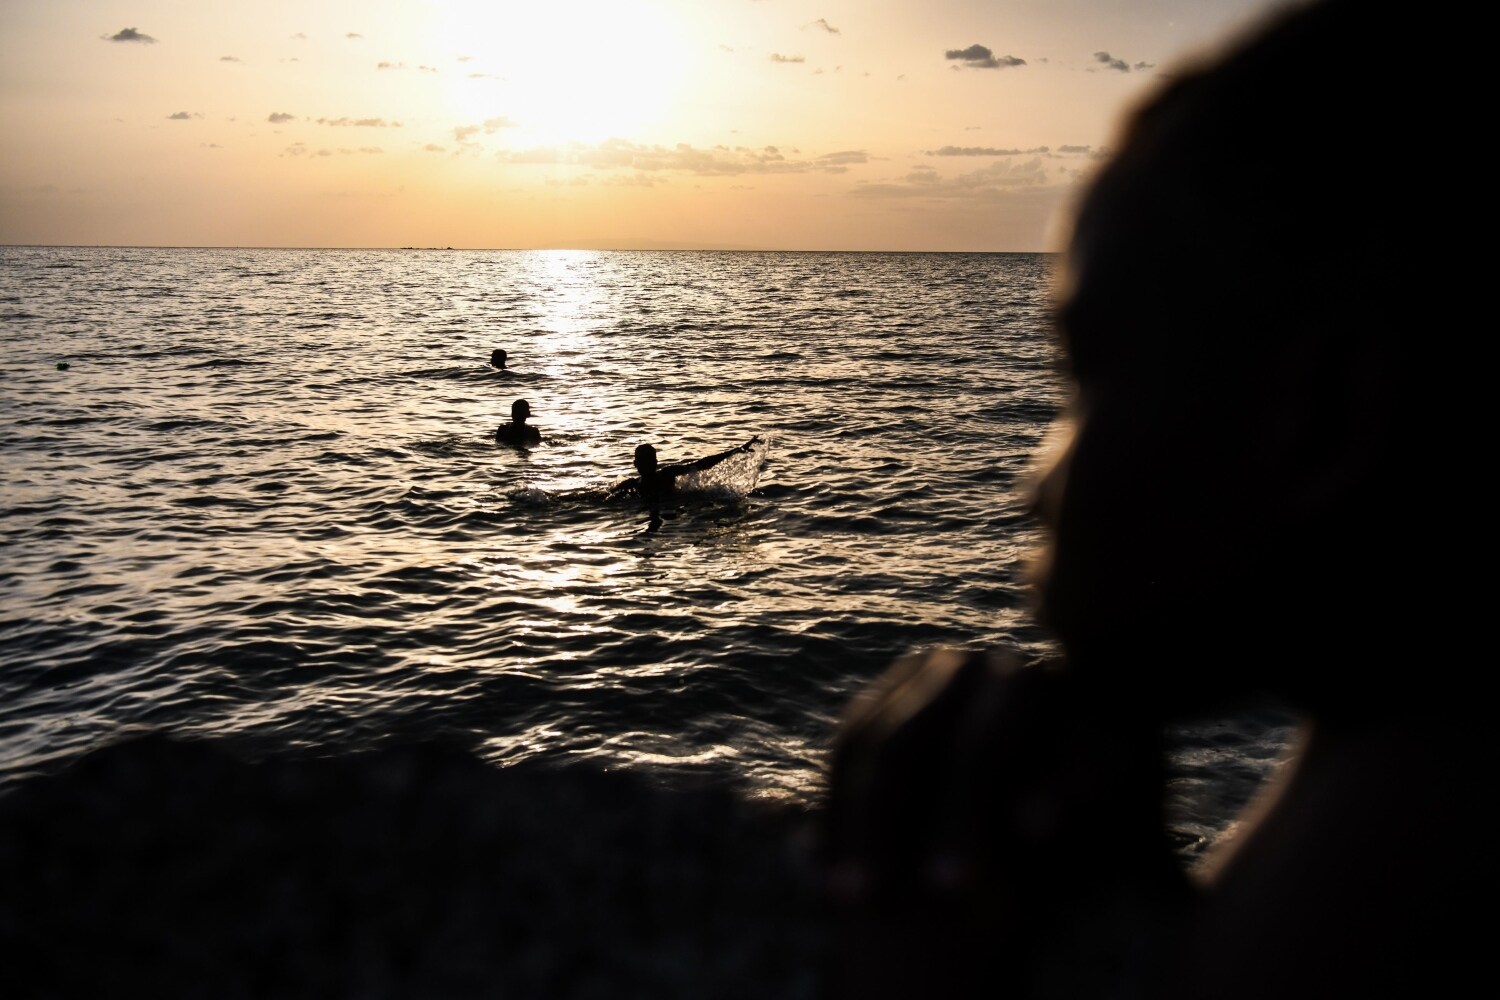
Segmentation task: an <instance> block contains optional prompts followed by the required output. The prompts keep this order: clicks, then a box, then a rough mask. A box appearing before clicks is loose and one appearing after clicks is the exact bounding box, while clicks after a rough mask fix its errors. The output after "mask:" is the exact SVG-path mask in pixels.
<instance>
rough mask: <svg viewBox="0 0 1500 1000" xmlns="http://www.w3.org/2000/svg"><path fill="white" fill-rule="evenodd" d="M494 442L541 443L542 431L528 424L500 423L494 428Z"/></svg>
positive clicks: (512, 443) (515, 443)
mask: <svg viewBox="0 0 1500 1000" xmlns="http://www.w3.org/2000/svg"><path fill="white" fill-rule="evenodd" d="M495 442H496V443H497V444H509V445H527V444H541V443H542V432H541V431H539V430H537V429H536V428H535V427H532V426H531V425H530V424H501V425H500V426H499V427H497V428H496V429H495Z"/></svg>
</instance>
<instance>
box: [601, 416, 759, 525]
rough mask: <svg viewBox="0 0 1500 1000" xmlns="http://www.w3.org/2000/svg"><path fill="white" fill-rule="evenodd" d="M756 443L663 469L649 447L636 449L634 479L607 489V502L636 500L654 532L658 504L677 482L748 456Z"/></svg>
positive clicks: (676, 463) (675, 487) (658, 514)
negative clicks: (643, 507) (631, 497)
mask: <svg viewBox="0 0 1500 1000" xmlns="http://www.w3.org/2000/svg"><path fill="white" fill-rule="evenodd" d="M759 441H760V437H759V436H756V437H753V438H751V439H750V440H749V441H747V442H745V443H744V444H742V445H738V446H737V447H734V448H726V449H724V450H723V451H721V452H718V453H716V454H713V455H709V456H707V457H705V458H699V459H695V460H694V461H691V462H672V463H669V464H667V465H661V464H660V463H659V462H658V460H657V457H656V448H655V447H654V446H653V445H649V444H640V445H637V446H636V449H635V462H634V464H635V470H636V472H637V475H635V476H632V477H630V478H629V479H624V480H621V481H620V482H618V483H616V484H615V485H613V486H611V487H610V488H609V490H608V492H607V493H606V496H607V497H609V498H610V499H614V498H616V497H620V496H625V495H628V494H630V493H634V494H636V495H637V496H639V497H640V498H641V500H642V501H643V502H644V503H645V505H646V509H647V510H648V511H650V513H651V521H650V530H652V531H654V530H656V529H657V528H659V527H661V505H662V502H663V501H664V500H666V499H667V498H668V497H670V496H671V495H672V494H673V493H674V492H675V491H676V489H677V480H678V479H679V478H681V477H682V476H685V475H687V474H689V473H692V472H702V471H703V470H705V469H711V468H713V467H714V466H715V465H718V464H719V463H720V462H722V461H724V459H726V458H729V457H730V456H732V455H736V454H739V453H741V452H749V451H751V450H752V449H753V448H754V446H755V444H756V443H758V442H759Z"/></svg>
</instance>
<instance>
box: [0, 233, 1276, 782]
mask: <svg viewBox="0 0 1500 1000" xmlns="http://www.w3.org/2000/svg"><path fill="white" fill-rule="evenodd" d="M0 264H3V271H0V324H3V327H0V329H3V332H4V342H5V350H4V354H3V359H0V368H3V377H4V390H3V403H0V405H3V410H4V415H5V418H6V419H5V420H4V425H3V430H0V434H3V437H0V455H3V457H4V463H5V469H4V471H5V476H4V485H3V490H4V500H3V510H0V537H3V540H4V544H5V547H6V550H7V554H6V557H5V561H4V564H3V571H0V595H3V601H4V604H3V611H0V643H3V646H4V649H5V653H4V662H3V667H0V768H3V769H4V773H5V774H6V775H8V776H10V777H14V776H16V775H18V774H22V773H26V772H29V771H34V770H37V769H39V768H41V769H45V768H49V767H51V766H53V765H55V764H56V763H58V762H60V761H63V760H66V759H68V758H71V757H73V756H75V755H77V754H78V753H80V752H82V751H84V750H86V749H88V748H90V747H92V746H95V745H97V744H98V743H99V742H101V741H103V740H107V739H109V738H110V737H112V736H114V735H116V734H118V733H121V732H123V731H131V730H133V729H135V728H140V727H149V728H162V729H167V730H170V731H172V732H176V733H180V734H186V735H211V736H213V737H215V738H220V739H227V740H231V741H233V742H236V743H238V744H239V745H241V746H243V747H245V748H248V749H250V750H252V751H261V750H265V751H270V750H277V749H284V748H294V749H308V748H316V749H318V750H328V751H333V752H337V751H340V750H343V749H347V748H351V747H356V746H363V745H368V744H371V743H377V742H380V741H382V740H386V739H390V738H397V737H400V738H409V737H412V736H437V735H447V736H458V737H460V738H463V739H467V740H469V741H471V742H472V743H473V745H475V746H476V747H478V748H480V749H481V752H482V753H483V754H484V755H485V756H486V757H488V758H490V759H493V760H512V759H519V758H525V757H534V756H539V757H543V758H559V757H569V758H576V757H579V756H583V757H592V758H596V759H598V760H600V761H601V762H602V763H604V764H606V765H609V766H615V765H624V766H632V767H646V768H651V769H655V770H658V771H663V772H667V773H676V772H684V771H685V772H692V773H699V772H708V773H710V774H713V775H721V776H726V777H732V778H734V779H737V780H744V781H747V782H749V783H750V784H751V785H753V786H755V787H758V788H761V789H764V790H767V791H769V792H773V793H776V794H781V795H790V796H793V797H797V798H807V797H810V796H815V795H816V793H817V791H818V789H819V787H820V782H821V778H820V773H819V768H820V766H821V764H822V762H823V753H824V750H825V748H826V746H827V743H828V738H829V735H830V732H831V728H832V725H833V723H834V721H835V719H836V717H837V715H838V713H839V711H840V710H841V707H842V705H843V703H844V702H845V701H846V699H847V698H848V696H849V695H850V694H851V693H852V692H853V691H854V690H855V689H856V688H857V687H858V686H859V685H861V684H862V683H863V682H864V681H865V680H867V679H868V678H869V677H871V676H872V675H873V674H875V673H876V672H878V671H879V670H880V669H881V668H882V667H883V666H884V665H886V664H887V663H888V662H889V661H890V660H891V659H892V658H893V657H894V656H895V655H897V654H899V653H901V652H903V651H905V650H907V649H909V648H912V647H917V646H926V645H931V644H935V643H940V642H947V643H962V644H984V643H997V642H1003V643H1008V644H1011V645H1016V646H1020V647H1022V648H1024V649H1026V650H1028V651H1030V652H1042V651H1045V650H1046V648H1047V646H1046V639H1045V637H1044V636H1043V635H1042V634H1040V633H1039V632H1037V631H1035V630H1034V629H1033V628H1032V627H1031V626H1030V625H1029V624H1028V619H1027V616H1026V608H1027V595H1026V591H1025V587H1024V584H1023V581H1022V572H1021V570H1022V563H1023V559H1024V555H1025V553H1026V552H1027V551H1028V549H1029V548H1030V547H1031V546H1033V545H1034V543H1035V542H1036V534H1035V531H1034V528H1033V527H1032V525H1031V524H1030V523H1029V521H1028V520H1027V518H1026V515H1025V511H1024V506H1023V502H1022V498H1021V486H1022V484H1023V480H1024V475H1025V471H1026V467H1027V460H1028V455H1029V454H1030V452H1031V451H1032V449H1033V448H1034V446H1035V445H1036V443H1037V440H1038V438H1039V437H1040V435H1041V433H1042V432H1043V430H1044V428H1045V426H1046V424H1047V422H1048V421H1049V420H1050V419H1051V417H1052V416H1053V414H1054V413H1055V411H1056V409H1057V407H1058V404H1059V402H1060V399H1061V392H1062V386H1061V383H1060V382H1059V380H1058V379H1057V377H1056V375H1055V367H1054V355H1053V348H1052V344H1051V342H1050V341H1049V339H1048V333H1047V330H1048V327H1047V301H1048V292H1049V283H1050V280H1051V265H1052V259H1051V258H1050V257H1048V256H1046V255H1014V254H975V255H965V254H913V255H903V254H823V253H816V254H812V253H789V254H755V253H728V254H717V253H715V254H709V253H621V252H616V253H584V252H468V251H305V250H149V249H78V248H0ZM495 347H503V348H505V349H506V350H507V351H508V352H509V354H510V365H511V370H510V371H509V372H504V373H502V372H498V371H496V370H494V369H492V368H490V367H489V366H488V363H487V362H488V358H489V354H490V351H491V349H492V348H495ZM59 363H66V364H67V365H68V366H69V367H67V368H66V370H62V369H59V367H58V365H59ZM516 398H525V399H527V400H528V401H529V402H530V404H531V407H532V411H533V418H532V422H533V423H534V424H535V425H537V426H538V427H540V428H541V430H542V433H543V443H542V444H541V446H539V447H536V448H534V449H531V450H529V451H517V450H514V449H510V448H506V447H503V446H497V444H496V443H495V440H494V430H495V427H496V426H497V425H498V424H500V423H501V422H503V421H504V420H506V419H508V415H509V410H510V403H511V401H512V400H514V399H516ZM757 434H758V435H761V436H762V437H763V438H765V439H766V441H767V443H768V452H767V454H766V456H765V460H764V463H763V465H762V467H761V469H760V478H759V482H758V485H756V487H755V488H754V489H753V490H752V491H751V492H750V493H749V494H748V495H745V496H742V497H741V496H735V495H733V494H732V493H730V492H728V491H725V490H718V491H716V492H713V493H710V494H709V495H707V496H702V497H698V498H694V499H692V500H691V501H684V502H683V503H681V504H680V505H678V506H677V508H676V509H675V510H669V511H668V512H667V513H668V515H669V516H668V519H667V520H666V522H665V524H664V525H663V526H662V528H661V529H660V530H659V531H656V532H654V533H653V532H648V531H647V530H645V529H646V528H647V518H646V514H645V512H644V511H643V510H642V509H641V508H640V506H639V504H638V503H636V502H631V501H628V500H623V501H622V500H615V501H611V500H609V499H607V498H606V497H605V495H604V490H605V489H606V488H607V487H608V486H609V485H611V484H613V483H615V482H618V481H619V480H621V479H622V478H624V477H626V476H629V475H631V474H632V469H631V464H630V463H631V455H632V451H633V449H634V447H635V446H636V445H637V444H638V443H642V442H650V443H652V444H654V445H655V446H656V447H657V449H658V452H659V454H660V457H661V459H662V461H663V462H671V461H677V460H682V459H690V458H694V457H697V456H700V455H705V454H708V453H711V452H716V451H720V450H722V449H724V448H728V447H731V446H734V445H736V444H739V443H741V442H743V441H745V440H746V439H748V438H750V437H751V436H752V435H757ZM720 485H723V484H720ZM1260 739H1261V738H1260V737H1258V736H1257V737H1253V738H1249V737H1245V736H1244V734H1243V733H1241V731H1239V730H1235V731H1234V732H1233V733H1231V734H1230V735H1229V736H1227V737H1226V736H1224V735H1223V734H1222V733H1208V734H1207V735H1206V736H1205V737H1204V738H1203V739H1202V740H1200V741H1198V743H1196V744H1195V745H1194V746H1193V747H1190V748H1189V750H1188V751H1187V752H1186V753H1187V756H1185V757H1184V760H1186V761H1187V762H1188V764H1189V765H1190V767H1196V766H1198V765H1199V764H1201V765H1202V766H1203V767H1205V768H1208V769H1210V770H1213V769H1215V768H1217V769H1219V771H1223V770H1224V769H1225V768H1228V769H1229V770H1231V771H1232V770H1233V769H1234V768H1245V769H1247V774H1248V776H1249V777H1248V778H1247V780H1249V779H1253V778H1257V777H1258V775H1259V774H1260V773H1263V771H1264V770H1265V767H1266V766H1267V765H1266V764H1265V763H1264V762H1265V761H1268V760H1269V759H1270V758H1271V756H1272V755H1273V753H1274V751H1275V749H1277V748H1278V746H1279V744H1277V742H1276V739H1277V737H1275V735H1274V734H1273V735H1272V737H1270V738H1268V739H1267V740H1261V742H1256V740H1260ZM1194 755H1198V756H1194ZM1194 761H1197V762H1198V763H1194ZM1190 780H1197V779H1192V778H1191V776H1190ZM1238 795H1239V792H1238V791H1235V792H1232V793H1230V796H1229V797H1230V798H1235V797H1236V796H1238Z"/></svg>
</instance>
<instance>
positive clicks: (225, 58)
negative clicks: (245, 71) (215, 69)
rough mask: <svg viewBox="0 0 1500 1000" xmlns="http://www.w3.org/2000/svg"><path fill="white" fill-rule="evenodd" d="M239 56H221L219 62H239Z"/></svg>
mask: <svg viewBox="0 0 1500 1000" xmlns="http://www.w3.org/2000/svg"><path fill="white" fill-rule="evenodd" d="M239 61H240V57H239V56H220V57H219V62H239Z"/></svg>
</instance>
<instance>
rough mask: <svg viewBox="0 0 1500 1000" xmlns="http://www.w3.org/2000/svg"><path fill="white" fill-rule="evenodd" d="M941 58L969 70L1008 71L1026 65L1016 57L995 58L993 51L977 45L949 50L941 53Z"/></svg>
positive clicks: (1024, 61)
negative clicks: (952, 61)
mask: <svg viewBox="0 0 1500 1000" xmlns="http://www.w3.org/2000/svg"><path fill="white" fill-rule="evenodd" d="M943 58H945V59H955V60H958V61H959V62H962V63H963V64H964V65H965V66H967V67H969V68H970V69H1009V68H1010V67H1012V66H1025V65H1026V60H1025V59H1021V58H1018V57H1016V56H996V55H995V53H994V50H992V49H990V48H989V47H988V46H985V45H979V44H977V43H976V44H974V45H970V46H969V47H968V48H966V49H949V50H947V51H946V52H944V53H943ZM954 68H955V69H957V68H958V67H956V66H955V67H954Z"/></svg>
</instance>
